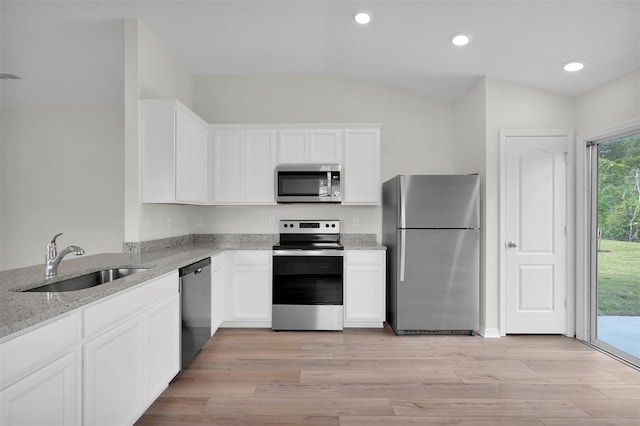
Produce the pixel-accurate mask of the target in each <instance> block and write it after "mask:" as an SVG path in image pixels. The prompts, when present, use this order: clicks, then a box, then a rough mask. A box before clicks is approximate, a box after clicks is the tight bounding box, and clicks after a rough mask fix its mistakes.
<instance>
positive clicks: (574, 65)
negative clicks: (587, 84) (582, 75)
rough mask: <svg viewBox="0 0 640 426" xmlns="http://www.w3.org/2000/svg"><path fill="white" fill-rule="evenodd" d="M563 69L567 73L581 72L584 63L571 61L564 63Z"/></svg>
mask: <svg viewBox="0 0 640 426" xmlns="http://www.w3.org/2000/svg"><path fill="white" fill-rule="evenodd" d="M563 68H564V70H565V71H567V72H576V71H581V70H582V69H583V68H584V61H576V60H572V61H569V62H566V63H565V64H564V66H563Z"/></svg>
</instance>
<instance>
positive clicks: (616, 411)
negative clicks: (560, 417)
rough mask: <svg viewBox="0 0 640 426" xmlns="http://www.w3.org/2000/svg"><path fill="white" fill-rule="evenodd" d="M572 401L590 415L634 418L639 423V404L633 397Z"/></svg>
mask: <svg viewBox="0 0 640 426" xmlns="http://www.w3.org/2000/svg"><path fill="white" fill-rule="evenodd" d="M573 402H574V403H575V404H576V405H577V406H578V407H580V408H581V409H583V410H584V411H585V412H587V413H588V414H589V416H591V417H595V418H611V417H613V418H621V419H636V420H637V421H638V424H640V404H638V401H637V400H634V399H615V400H614V399H607V400H573ZM549 417H556V416H549Z"/></svg>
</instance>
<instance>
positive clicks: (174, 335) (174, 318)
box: [146, 294, 180, 401]
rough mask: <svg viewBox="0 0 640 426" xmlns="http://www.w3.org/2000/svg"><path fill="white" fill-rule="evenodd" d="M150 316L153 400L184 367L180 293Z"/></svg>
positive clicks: (149, 365) (149, 360)
mask: <svg viewBox="0 0 640 426" xmlns="http://www.w3.org/2000/svg"><path fill="white" fill-rule="evenodd" d="M146 320H147V329H146V332H147V351H146V355H147V368H148V370H147V371H148V376H147V391H148V394H147V401H153V400H154V399H156V398H157V397H158V396H159V395H160V394H161V393H162V391H164V390H165V389H166V387H167V386H168V385H169V382H170V381H171V379H173V378H174V377H175V375H176V374H178V371H179V370H180V296H179V295H178V294H176V295H175V296H173V297H171V298H170V299H169V300H167V301H164V302H162V303H160V304H159V305H157V306H155V307H154V308H152V309H151V310H149V312H147V314H146Z"/></svg>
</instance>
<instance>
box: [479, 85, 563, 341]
mask: <svg viewBox="0 0 640 426" xmlns="http://www.w3.org/2000/svg"><path fill="white" fill-rule="evenodd" d="M486 94H487V101H486V114H487V115H486V160H485V161H486V176H485V193H484V198H485V200H484V201H485V207H484V210H485V211H484V214H485V220H484V223H483V226H484V228H485V232H484V235H485V241H484V251H485V268H486V269H485V288H484V293H485V298H486V300H485V304H484V307H485V309H486V316H485V318H484V325H485V328H486V329H487V331H488V332H489V333H491V334H494V333H497V331H498V329H499V308H500V306H499V296H500V295H499V266H500V265H499V256H500V248H501V244H500V241H499V240H498V237H499V232H500V222H499V220H500V215H499V210H500V205H499V203H500V200H499V171H500V164H499V146H500V136H499V132H500V130H502V129H572V128H573V126H574V105H573V98H570V97H566V96H560V95H555V94H551V93H548V92H544V91H541V90H538V89H532V88H529V87H525V86H522V85H519V84H515V83H509V82H506V81H502V80H498V79H495V78H489V77H487V78H486ZM572 192H573V188H569V193H572ZM570 210H571V206H570ZM481 322H482V319H481Z"/></svg>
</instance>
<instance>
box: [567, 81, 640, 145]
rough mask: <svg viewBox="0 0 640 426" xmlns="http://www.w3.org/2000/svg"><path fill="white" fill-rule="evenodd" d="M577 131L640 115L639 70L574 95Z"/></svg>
mask: <svg viewBox="0 0 640 426" xmlns="http://www.w3.org/2000/svg"><path fill="white" fill-rule="evenodd" d="M575 106H576V124H575V129H576V135H582V134H585V133H590V132H595V131H600V130H603V129H606V128H608V127H611V126H613V125H616V124H619V123H623V122H625V121H629V120H634V119H637V118H638V117H640V71H634V72H632V73H629V74H627V75H624V76H622V77H620V78H617V79H615V80H613V81H610V82H609V83H607V84H604V85H602V86H600V87H597V88H595V89H593V90H591V91H589V92H587V93H585V94H582V95H580V96H577V97H576V100H575Z"/></svg>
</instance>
